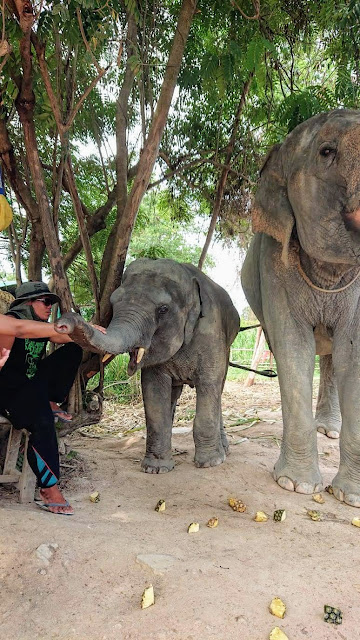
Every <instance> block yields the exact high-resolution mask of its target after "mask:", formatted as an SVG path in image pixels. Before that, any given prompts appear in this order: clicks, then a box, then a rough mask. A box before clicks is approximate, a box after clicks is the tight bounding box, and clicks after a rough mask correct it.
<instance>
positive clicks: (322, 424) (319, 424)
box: [315, 418, 341, 440]
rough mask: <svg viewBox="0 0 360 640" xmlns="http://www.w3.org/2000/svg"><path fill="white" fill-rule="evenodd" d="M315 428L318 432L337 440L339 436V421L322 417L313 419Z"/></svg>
mask: <svg viewBox="0 0 360 640" xmlns="http://www.w3.org/2000/svg"><path fill="white" fill-rule="evenodd" d="M315 424H316V428H317V430H318V431H319V433H323V434H324V435H325V436H327V437H328V438H333V439H334V440H337V439H338V438H339V437H340V430H341V421H340V420H338V421H333V420H326V419H324V418H316V419H315Z"/></svg>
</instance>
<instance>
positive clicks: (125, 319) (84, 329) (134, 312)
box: [55, 258, 210, 375]
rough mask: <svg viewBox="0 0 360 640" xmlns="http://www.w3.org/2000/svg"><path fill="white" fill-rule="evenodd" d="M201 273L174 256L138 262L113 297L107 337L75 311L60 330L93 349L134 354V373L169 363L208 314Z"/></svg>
mask: <svg viewBox="0 0 360 640" xmlns="http://www.w3.org/2000/svg"><path fill="white" fill-rule="evenodd" d="M199 273H200V272H198V270H197V269H196V268H195V267H193V266H192V265H186V264H179V263H177V262H175V261H173V260H166V259H161V260H150V259H147V258H143V259H139V260H135V261H134V262H132V263H131V264H130V266H129V267H128V268H127V269H126V272H125V274H124V277H123V282H122V284H121V286H120V287H119V288H118V289H116V290H115V291H114V293H113V294H112V296H111V298H110V300H111V304H112V307H113V317H112V320H111V323H110V325H109V327H108V328H107V332H106V335H104V334H102V333H100V332H99V331H97V330H96V329H94V328H92V327H91V325H88V324H87V323H85V322H84V321H83V319H82V318H81V316H79V315H78V314H73V313H66V314H64V315H63V316H62V317H61V318H60V319H59V320H57V322H56V323H55V324H56V327H57V330H58V331H59V332H60V333H67V334H69V335H70V336H71V337H72V338H73V339H74V340H75V342H77V343H78V344H80V345H81V346H82V347H84V348H87V349H90V350H91V351H95V352H99V353H104V352H107V353H111V354H119V353H127V352H129V354H130V361H129V365H128V373H129V375H132V374H134V373H135V371H136V370H137V369H139V368H141V367H142V366H152V365H157V364H161V363H163V362H166V361H168V360H169V359H170V358H172V357H173V356H174V355H175V353H177V351H179V349H180V348H181V347H182V346H183V345H188V344H189V343H190V342H191V339H192V336H193V332H194V329H195V326H196V324H197V322H198V319H199V318H200V317H202V316H203V315H205V314H206V313H207V308H208V307H209V304H210V300H209V298H208V294H207V293H206V292H205V291H204V290H203V286H202V282H201V281H200V279H199V278H198V277H197V276H198V274H199ZM203 278H205V276H203Z"/></svg>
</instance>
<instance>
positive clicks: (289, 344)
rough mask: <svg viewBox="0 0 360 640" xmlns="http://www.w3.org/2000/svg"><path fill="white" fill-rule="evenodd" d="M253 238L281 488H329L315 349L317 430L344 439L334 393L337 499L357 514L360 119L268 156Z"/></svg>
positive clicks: (314, 130) (252, 273) (254, 300)
mask: <svg viewBox="0 0 360 640" xmlns="http://www.w3.org/2000/svg"><path fill="white" fill-rule="evenodd" d="M253 229H254V231H255V232H256V233H255V236H254V238H253V241H252V244H251V246H250V249H249V252H248V254H247V257H246V260H245V264H244V267H243V270H242V282H243V287H244V290H245V293H246V296H247V299H248V301H249V304H250V306H251V307H252V309H253V310H254V312H255V314H256V315H257V317H258V318H259V320H260V322H261V324H262V326H263V328H264V330H265V333H266V336H267V339H268V342H269V344H270V347H271V349H272V351H273V353H274V355H275V358H276V361H277V366H278V375H279V383H280V390H281V399H282V413H283V424H284V434H283V441H282V446H281V453H280V457H279V460H278V461H277V463H276V465H275V471H274V476H275V479H276V481H277V482H278V484H279V485H280V486H281V487H283V488H284V489H288V490H290V491H298V492H299V493H312V492H314V491H318V490H320V489H321V487H322V484H321V483H322V479H321V475H320V471H319V466H318V456H317V439H316V424H315V421H314V418H313V414H312V380H313V373H314V361H315V353H316V343H317V342H318V346H319V349H318V352H320V353H321V354H323V355H322V357H321V375H322V381H321V386H320V396H319V402H318V410H317V418H318V424H319V428H320V429H322V430H323V431H325V432H327V434H328V435H330V436H333V437H336V436H337V435H338V431H339V430H340V429H339V424H338V418H337V413H338V409H337V406H338V405H337V391H336V385H337V389H338V394H339V402H340V410H341V417H342V427H341V434H340V466H339V470H338V473H337V474H336V476H335V478H334V480H333V483H332V486H333V490H334V495H335V496H336V498H338V499H339V500H342V501H344V502H346V503H348V504H350V505H352V506H355V507H360V393H359V391H360V385H359V381H360V326H359V325H360V313H359V311H360V308H359V303H360V277H359V276H360V112H358V111H350V110H346V109H341V110H340V109H339V110H335V111H331V112H328V113H322V114H320V115H317V116H314V117H313V118H310V119H309V120H307V121H306V122H304V123H302V124H301V125H299V126H298V127H296V128H295V129H294V130H293V131H292V132H291V133H290V134H289V135H288V136H287V138H286V139H285V141H284V142H283V143H282V144H279V145H276V146H275V147H274V148H273V149H272V150H271V152H270V153H269V155H268V157H267V159H266V161H265V164H264V166H263V168H262V170H261V176H260V183H259V187H258V190H257V193H256V197H255V203H254V209H253ZM331 350H332V358H331V356H330V355H329V354H330V351H331ZM333 374H334V376H335V380H334V376H333Z"/></svg>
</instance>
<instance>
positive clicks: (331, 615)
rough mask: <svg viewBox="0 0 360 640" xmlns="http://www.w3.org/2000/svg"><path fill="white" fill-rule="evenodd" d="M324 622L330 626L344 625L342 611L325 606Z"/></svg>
mask: <svg viewBox="0 0 360 640" xmlns="http://www.w3.org/2000/svg"><path fill="white" fill-rule="evenodd" d="M324 620H325V622H329V623H330V624H342V611H340V609H337V608H336V607H331V606H330V605H329V604H325V605H324Z"/></svg>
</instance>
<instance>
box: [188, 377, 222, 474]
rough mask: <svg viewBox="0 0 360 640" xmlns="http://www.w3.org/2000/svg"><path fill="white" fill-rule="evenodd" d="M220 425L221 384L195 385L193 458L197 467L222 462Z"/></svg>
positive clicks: (210, 465) (212, 465)
mask: <svg viewBox="0 0 360 640" xmlns="http://www.w3.org/2000/svg"><path fill="white" fill-rule="evenodd" d="M220 425H221V385H219V386H218V387H216V386H214V385H208V386H207V385H201V386H200V385H199V386H197V387H196V415H195V420H194V442H195V458H194V460H195V465H196V466H197V467H215V466H216V465H218V464H221V463H222V462H224V460H225V458H226V453H225V450H224V446H223V442H222V436H221V432H220ZM224 435H225V432H224ZM225 437H226V435H225Z"/></svg>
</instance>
